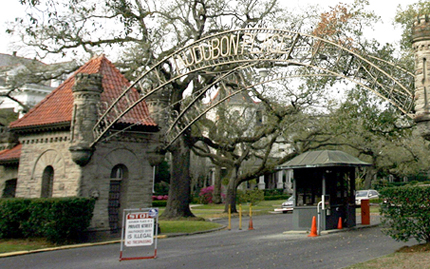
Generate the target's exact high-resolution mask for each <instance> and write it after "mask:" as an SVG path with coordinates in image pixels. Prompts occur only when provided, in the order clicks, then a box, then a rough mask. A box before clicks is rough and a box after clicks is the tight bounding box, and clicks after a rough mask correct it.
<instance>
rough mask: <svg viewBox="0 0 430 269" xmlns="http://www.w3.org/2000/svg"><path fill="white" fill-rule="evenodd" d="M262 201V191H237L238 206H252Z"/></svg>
mask: <svg viewBox="0 0 430 269" xmlns="http://www.w3.org/2000/svg"><path fill="white" fill-rule="evenodd" d="M261 201H264V191H263V190H245V191H243V190H237V202H238V203H239V204H243V203H251V204H253V205H256V204H258V203H259V202H261Z"/></svg>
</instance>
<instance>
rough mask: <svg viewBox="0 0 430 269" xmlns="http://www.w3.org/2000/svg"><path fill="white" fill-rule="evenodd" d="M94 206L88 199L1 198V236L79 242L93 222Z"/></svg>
mask: <svg viewBox="0 0 430 269" xmlns="http://www.w3.org/2000/svg"><path fill="white" fill-rule="evenodd" d="M94 205H95V200H94V199H88V198H46V199H45V198H40V199H20V198H14V199H0V215H1V216H2V218H1V219H0V238H29V237H44V238H46V239H47V240H49V241H50V242H52V243H56V244H59V243H66V242H77V241H79V238H80V235H81V233H82V232H83V231H85V230H86V229H87V228H88V227H89V225H90V221H91V218H92V216H93V210H94Z"/></svg>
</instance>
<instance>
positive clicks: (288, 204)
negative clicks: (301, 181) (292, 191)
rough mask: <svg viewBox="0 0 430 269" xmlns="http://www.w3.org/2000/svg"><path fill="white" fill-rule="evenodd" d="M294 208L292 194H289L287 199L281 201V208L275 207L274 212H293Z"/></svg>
mask: <svg viewBox="0 0 430 269" xmlns="http://www.w3.org/2000/svg"><path fill="white" fill-rule="evenodd" d="M293 209H294V196H291V197H290V198H288V199H287V201H285V202H283V203H282V208H275V212H282V213H284V214H285V213H288V212H291V213H293Z"/></svg>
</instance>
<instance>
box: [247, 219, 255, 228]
mask: <svg viewBox="0 0 430 269" xmlns="http://www.w3.org/2000/svg"><path fill="white" fill-rule="evenodd" d="M248 230H254V226H253V225H252V217H251V216H250V217H249V226H248Z"/></svg>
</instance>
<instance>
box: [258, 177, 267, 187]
mask: <svg viewBox="0 0 430 269" xmlns="http://www.w3.org/2000/svg"><path fill="white" fill-rule="evenodd" d="M258 189H259V190H264V189H266V183H265V182H264V176H260V177H259V178H258Z"/></svg>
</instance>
